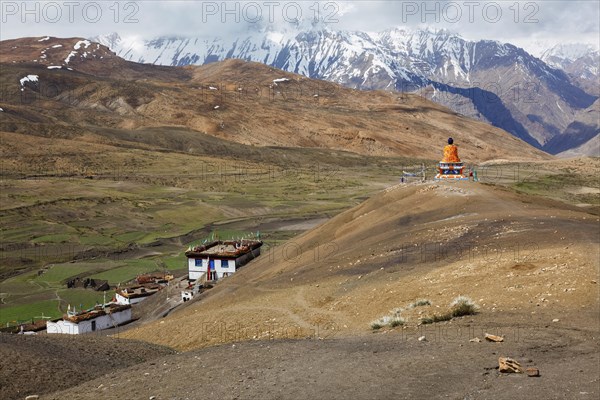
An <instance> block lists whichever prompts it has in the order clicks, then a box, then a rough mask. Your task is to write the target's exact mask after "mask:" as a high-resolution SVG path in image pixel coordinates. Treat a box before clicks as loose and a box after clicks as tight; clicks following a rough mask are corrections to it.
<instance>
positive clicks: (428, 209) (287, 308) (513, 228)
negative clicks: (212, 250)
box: [125, 183, 599, 350]
mask: <svg viewBox="0 0 600 400" xmlns="http://www.w3.org/2000/svg"><path fill="white" fill-rule="evenodd" d="M597 238H598V218H597V216H592V215H590V214H587V213H585V212H583V211H580V210H578V209H577V208H576V207H570V206H566V205H564V204H562V203H557V202H553V201H550V200H545V199H542V198H531V197H526V196H521V195H517V194H515V193H514V192H512V191H508V190H505V189H501V188H495V187H492V186H488V185H483V184H476V183H470V184H461V185H452V184H432V183H424V184H411V185H408V186H394V187H391V188H389V189H388V190H385V191H384V192H382V193H380V194H379V195H376V196H374V197H373V198H371V199H369V200H367V201H365V202H364V203H362V204H361V205H359V206H357V207H355V208H353V209H351V210H348V211H346V212H343V213H342V214H340V215H338V216H336V217H334V218H332V219H331V220H330V221H328V222H326V223H325V224H323V225H321V226H319V227H317V228H315V229H313V230H311V231H309V232H307V233H305V234H303V235H301V236H299V237H297V238H296V239H294V240H293V241H290V242H288V243H286V244H285V245H283V246H280V247H277V248H274V249H270V250H269V249H267V250H266V251H265V253H264V254H263V255H262V256H261V257H260V258H259V259H257V260H256V261H254V262H252V263H251V264H249V265H248V266H247V267H244V268H243V269H242V270H240V271H239V272H238V273H236V274H235V275H233V276H232V277H229V278H227V279H224V280H223V281H222V282H220V283H219V284H218V285H217V286H216V287H215V288H214V289H212V290H210V291H208V292H207V293H206V294H205V295H203V297H201V298H200V299H199V300H194V301H193V302H192V303H188V304H187V305H185V306H184V307H183V308H181V309H179V310H178V311H176V312H175V313H174V314H172V315H170V316H169V317H167V318H166V319H163V320H161V321H160V322H156V323H150V324H147V325H144V326H141V327H139V328H137V329H134V330H131V331H128V332H126V333H125V336H126V337H129V338H136V339H143V340H147V341H150V342H153V343H158V344H163V345H168V346H172V347H175V348H177V349H181V350H188V349H193V348H198V347H206V346H211V345H215V344H217V343H223V342H231V341H238V340H254V339H273V338H290V337H291V338H304V337H310V336H314V335H315V332H317V335H319V336H322V337H331V336H336V337H340V336H341V337H344V336H354V335H365V334H369V332H370V330H371V328H370V324H371V322H372V321H375V320H377V319H379V318H381V317H384V316H386V315H390V313H392V311H391V310H394V309H396V308H399V307H402V308H404V311H402V312H401V315H402V317H403V318H404V319H405V326H406V327H408V328H410V327H412V328H416V327H417V326H418V325H419V324H420V322H421V318H425V317H432V316H433V315H441V314H443V313H444V312H446V311H447V310H448V307H449V303H450V302H451V301H452V300H453V299H454V298H456V297H457V296H459V295H466V296H468V297H470V298H471V299H472V300H474V301H475V303H476V304H477V305H478V306H479V308H480V313H481V315H483V316H485V317H484V318H485V319H487V320H489V319H490V318H491V319H494V320H497V321H505V322H506V321H507V318H508V320H510V323H511V324H512V325H513V326H518V325H519V324H521V323H525V322H531V321H540V322H538V323H540V324H544V323H550V322H551V321H552V320H553V319H554V318H558V319H560V320H561V321H564V324H566V326H569V324H580V326H584V325H585V326H588V325H589V323H592V325H593V321H594V318H595V317H592V316H594V315H596V316H597V312H598V286H597V281H596V280H595V278H594V277H597V276H598V267H599V265H598V259H599V257H598V245H597ZM418 299H427V300H429V301H430V303H431V305H427V306H424V307H418V308H414V309H410V307H407V306H408V305H409V304H411V303H413V302H415V301H416V300H418ZM509 315H510V316H509ZM508 316H509V317H508ZM590 318H591V319H590ZM475 321H478V320H477V317H475ZM582 321H584V322H582ZM585 321H587V322H585Z"/></svg>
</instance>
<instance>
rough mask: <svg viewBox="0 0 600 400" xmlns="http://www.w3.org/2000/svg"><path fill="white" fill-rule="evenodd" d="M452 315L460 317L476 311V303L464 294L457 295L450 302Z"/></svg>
mask: <svg viewBox="0 0 600 400" xmlns="http://www.w3.org/2000/svg"><path fill="white" fill-rule="evenodd" d="M450 307H451V314H452V317H462V316H464V315H473V314H476V313H477V305H476V304H475V303H474V302H473V300H471V299H470V298H468V297H466V296H458V297H457V298H455V299H454V300H453V301H452V303H450Z"/></svg>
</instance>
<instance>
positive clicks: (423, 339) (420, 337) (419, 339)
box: [417, 336, 427, 342]
mask: <svg viewBox="0 0 600 400" xmlns="http://www.w3.org/2000/svg"><path fill="white" fill-rule="evenodd" d="M417 340H418V341H419V342H426V341H427V338H426V337H425V336H419V338H418V339H417Z"/></svg>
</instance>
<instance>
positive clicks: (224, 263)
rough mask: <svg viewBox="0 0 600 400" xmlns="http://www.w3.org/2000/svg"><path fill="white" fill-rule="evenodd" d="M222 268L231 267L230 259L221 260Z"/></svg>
mask: <svg viewBox="0 0 600 400" xmlns="http://www.w3.org/2000/svg"><path fill="white" fill-rule="evenodd" d="M221 268H224V269H227V268H229V260H221Z"/></svg>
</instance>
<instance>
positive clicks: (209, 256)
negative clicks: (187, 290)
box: [185, 240, 263, 281]
mask: <svg viewBox="0 0 600 400" xmlns="http://www.w3.org/2000/svg"><path fill="white" fill-rule="evenodd" d="M262 244H263V243H262V242H261V241H260V240H229V241H221V240H218V241H214V242H211V243H208V244H205V245H202V246H196V247H193V248H190V249H189V250H188V251H186V252H185V255H186V256H187V258H188V270H189V279H190V281H195V280H197V279H201V278H202V279H205V280H207V281H216V280H218V279H221V278H224V277H226V276H229V275H231V274H233V273H235V271H237V269H238V268H240V267H241V266H243V265H244V264H247V263H248V262H250V261H251V260H253V259H255V258H256V257H258V256H259V255H260V247H261V246H262Z"/></svg>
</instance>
